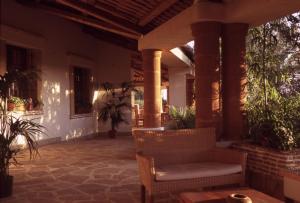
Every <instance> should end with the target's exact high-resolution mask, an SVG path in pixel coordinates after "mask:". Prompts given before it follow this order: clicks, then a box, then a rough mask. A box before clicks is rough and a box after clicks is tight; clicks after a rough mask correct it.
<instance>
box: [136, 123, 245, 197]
mask: <svg viewBox="0 0 300 203" xmlns="http://www.w3.org/2000/svg"><path fill="white" fill-rule="evenodd" d="M133 136H134V138H135V144H136V151H137V153H136V158H137V162H138V168H139V175H140V181H141V201H142V202H145V197H146V191H147V193H148V195H149V201H150V202H153V201H154V200H153V199H154V196H155V195H156V194H158V193H161V192H175V191H184V190H189V189H197V188H203V187H210V186H219V185H226V184H241V185H243V184H244V182H245V167H246V154H245V153H243V152H238V151H234V150H230V149H225V148H217V147H216V136H215V132H214V129H212V128H203V129H188V130H176V131H149V130H147V131H141V130H137V131H134V132H133Z"/></svg>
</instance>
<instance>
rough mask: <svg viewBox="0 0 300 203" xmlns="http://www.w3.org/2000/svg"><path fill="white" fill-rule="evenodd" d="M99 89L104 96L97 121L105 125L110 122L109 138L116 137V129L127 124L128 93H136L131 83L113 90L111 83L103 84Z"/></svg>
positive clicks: (129, 104) (123, 84)
mask: <svg viewBox="0 0 300 203" xmlns="http://www.w3.org/2000/svg"><path fill="white" fill-rule="evenodd" d="M101 87H102V88H101V89H102V90H104V95H103V97H102V99H103V100H104V101H103V102H100V103H102V104H100V107H99V110H98V113H99V116H98V120H99V121H101V122H103V123H106V122H108V121H110V125H111V130H110V131H109V132H108V135H109V137H110V138H115V137H116V132H117V128H118V127H119V125H120V124H122V123H127V124H128V121H127V119H126V110H130V109H131V103H130V95H131V94H130V93H131V91H136V90H135V89H134V88H133V86H132V84H131V82H123V83H122V84H121V88H118V89H117V88H115V87H114V86H113V84H111V83H108V82H106V83H103V84H102V85H101Z"/></svg>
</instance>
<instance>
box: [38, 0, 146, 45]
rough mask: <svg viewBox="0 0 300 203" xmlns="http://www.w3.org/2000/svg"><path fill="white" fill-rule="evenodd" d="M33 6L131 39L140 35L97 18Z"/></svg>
mask: <svg viewBox="0 0 300 203" xmlns="http://www.w3.org/2000/svg"><path fill="white" fill-rule="evenodd" d="M34 7H37V8H40V9H42V10H44V11H46V12H48V13H50V14H53V15H56V16H59V17H62V18H65V19H68V20H71V21H74V22H77V23H81V24H84V25H88V26H91V27H94V28H96V29H101V30H105V31H109V32H112V33H115V34H119V35H122V36H124V37H128V38H131V39H139V37H140V35H137V34H135V33H130V32H128V31H126V30H123V29H120V28H119V27H116V26H113V25H109V24H107V23H103V22H101V21H98V20H95V19H92V18H89V17H86V16H81V15H77V14H73V13H71V12H68V11H62V10H60V9H56V8H51V7H48V6H43V5H35V6H34Z"/></svg>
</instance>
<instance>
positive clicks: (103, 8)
mask: <svg viewBox="0 0 300 203" xmlns="http://www.w3.org/2000/svg"><path fill="white" fill-rule="evenodd" d="M93 6H95V7H96V8H97V9H99V10H101V11H104V12H109V13H110V14H111V15H113V16H116V17H118V18H122V19H124V20H128V21H130V22H132V23H137V22H138V19H137V18H136V17H135V16H133V15H131V14H129V13H125V12H123V11H121V10H119V9H117V8H115V7H112V6H109V5H106V4H104V3H102V2H99V1H97V2H95V3H94V4H93Z"/></svg>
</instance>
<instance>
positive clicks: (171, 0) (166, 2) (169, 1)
mask: <svg viewBox="0 0 300 203" xmlns="http://www.w3.org/2000/svg"><path fill="white" fill-rule="evenodd" d="M176 2H177V0H163V1H162V2H161V3H160V4H158V5H157V6H156V7H155V8H154V9H153V10H152V11H151V12H150V13H149V14H147V15H146V16H144V17H143V18H142V19H141V20H140V21H139V25H140V26H144V25H146V24H147V23H149V22H150V21H151V20H153V19H154V18H155V17H157V16H158V15H160V14H161V13H162V12H163V11H165V10H166V9H168V8H169V7H170V6H172V5H173V4H175V3H176Z"/></svg>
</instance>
